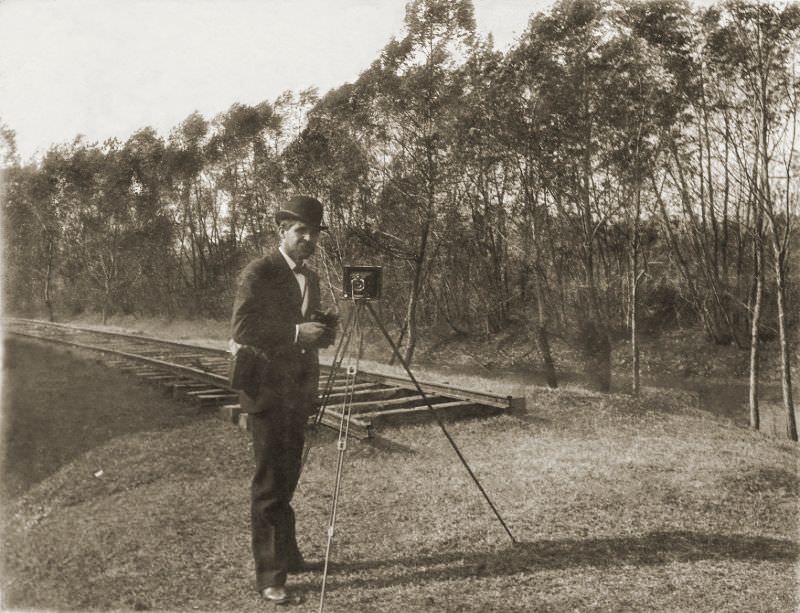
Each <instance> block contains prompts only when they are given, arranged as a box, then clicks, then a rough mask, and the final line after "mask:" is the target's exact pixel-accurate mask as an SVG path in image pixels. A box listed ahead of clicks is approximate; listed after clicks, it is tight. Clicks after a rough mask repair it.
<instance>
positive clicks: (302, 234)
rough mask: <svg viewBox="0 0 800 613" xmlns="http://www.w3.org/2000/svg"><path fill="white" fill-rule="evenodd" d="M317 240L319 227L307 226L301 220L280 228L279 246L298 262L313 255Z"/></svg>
mask: <svg viewBox="0 0 800 613" xmlns="http://www.w3.org/2000/svg"><path fill="white" fill-rule="evenodd" d="M318 240H319V229H317V228H314V227H311V226H307V225H306V224H304V223H303V222H302V221H297V222H294V223H293V224H292V225H291V226H289V227H288V228H284V229H282V230H281V246H282V247H283V250H284V251H285V252H286V255H288V256H289V257H290V258H292V259H293V260H294V261H295V262H297V263H298V264H299V263H300V262H302V261H303V260H305V259H306V258H308V257H311V255H313V253H314V250H315V249H316V247H317V241H318Z"/></svg>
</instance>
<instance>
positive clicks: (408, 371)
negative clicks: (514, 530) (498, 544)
mask: <svg viewBox="0 0 800 613" xmlns="http://www.w3.org/2000/svg"><path fill="white" fill-rule="evenodd" d="M366 304H367V308H368V309H369V312H370V314H371V315H372V319H374V320H375V323H377V324H378V327H379V328H380V330H381V333H382V334H383V336H384V338H385V339H386V340H387V341H388V342H389V345H390V346H391V348H392V352H393V353H394V356H395V358H397V360H398V361H399V362H400V363H401V364H402V365H403V368H404V369H405V371H406V374H408V377H409V378H410V379H411V381H412V382H413V383H414V386H415V387H416V388H417V391H418V392H419V394H420V396H422V399H423V400H424V401H425V403H426V404H427V405H428V409H429V410H430V412H431V413H432V414H433V416H434V418H435V419H436V423H437V424H439V428H441V430H442V432H443V433H444V435H445V437H446V438H447V441H448V442H449V443H450V446H451V447H452V448H453V451H455V452H456V455H457V456H458V459H459V460H461V463H462V464H463V465H464V468H466V469H467V472H468V473H469V476H470V477H472V480H473V481H474V482H475V485H477V486H478V489H479V490H480V492H481V494H483V497H484V498H485V499H486V502H487V503H489V507H490V508H491V509H492V511H493V512H494V514H495V516H496V517H497V519H498V521H499V522H500V525H502V526H503V529H504V530H505V531H506V534H508V538H510V539H511V542H512V543H514V544H516V542H517V540H516V539H515V538H514V535H513V534H511V530H509V529H508V526H507V525H506V522H505V521H503V518H502V517H501V516H500V513H499V512H498V510H497V507H495V506H494V503H493V502H492V500H491V498H489V495H488V494H487V493H486V490H484V489H483V486H482V485H481V482H480V481H478V477H476V476H475V473H474V472H472V469H471V468H470V467H469V464H467V460H466V459H465V458H464V456H463V455H462V454H461V450H460V449H459V448H458V446H457V445H456V442H455V441H454V440H453V437H451V436H450V433H449V432H448V431H447V428H445V427H444V422H443V421H442V418H441V417H439V414H438V413H437V412H436V411H435V409H434V408H433V406H431V403H430V401H429V400H428V396H427V395H426V394H425V392H424V391H423V389H422V387H420V384H419V383H418V382H417V380H416V378H415V377H414V375H413V373H412V372H411V369H410V368H409V367H408V364H406V361H405V360H404V359H403V356H401V355H400V351H399V350H398V349H397V345H395V344H394V342H393V341H392V338H391V337H390V336H389V333H388V332H387V331H386V328H385V327H384V325H383V323H382V322H381V320H380V318H379V317H378V314H377V313H376V312H375V309H373V308H372V305H371V304H370V303H369V302H367V303H366Z"/></svg>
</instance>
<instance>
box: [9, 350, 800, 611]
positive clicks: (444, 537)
mask: <svg viewBox="0 0 800 613" xmlns="http://www.w3.org/2000/svg"><path fill="white" fill-rule="evenodd" d="M8 355H9V356H10V358H11V360H10V361H9V363H8V365H7V366H8V367H7V369H6V372H5V375H6V380H7V381H9V382H10V385H8V386H7V387H6V388H5V389H6V395H5V398H4V402H5V404H4V414H5V416H6V420H5V421H6V424H7V428H6V437H7V438H6V442H8V441H9V439H8V436H11V439H13V444H10V445H9V446H8V447H7V449H8V452H7V453H8V454H9V455H7V456H6V457H7V461H6V462H5V465H4V469H3V470H4V473H3V480H4V482H5V481H6V480H7V479H8V481H9V484H10V483H11V482H15V483H16V486H15V487H16V488H17V489H16V491H17V492H19V491H24V493H23V494H22V495H21V496H17V497H15V498H13V499H8V498H6V499H4V500H5V504H4V511H5V513H4V522H3V532H2V552H3V553H2V556H3V577H2V593H3V603H2V604H3V605H4V606H6V607H15V608H33V609H48V610H90V609H91V610H170V611H186V612H194V611H237V612H238V611H245V612H248V611H253V612H255V611H261V610H263V604H262V603H260V602H259V601H258V599H257V598H256V597H255V594H254V592H253V591H252V562H251V560H250V552H249V530H248V504H247V499H248V484H249V480H250V471H251V470H252V458H251V452H250V449H249V447H248V436H247V434H245V433H243V432H242V431H240V430H239V429H237V428H235V427H233V426H232V425H229V424H224V423H222V422H220V421H218V420H215V419H209V418H206V417H203V416H198V415H191V414H186V407H183V406H182V405H180V404H175V403H173V402H171V401H168V400H166V399H164V398H163V397H161V396H160V394H159V392H158V391H157V390H155V389H153V388H150V387H147V386H144V385H142V384H139V383H137V382H136V381H135V380H134V379H132V378H129V377H127V376H124V375H121V374H119V373H116V372H114V371H112V370H109V369H107V368H105V367H103V366H100V365H98V364H96V363H93V362H92V361H86V360H84V359H77V358H74V357H71V356H69V355H68V354H65V353H63V352H61V351H56V350H53V349H50V348H42V347H39V346H32V345H30V344H29V343H24V344H23V343H21V344H19V346H18V347H17V348H16V349H12V351H11V353H9V354H8ZM690 404H691V403H690V402H688V401H687V397H686V396H685V395H681V394H675V395H665V394H663V393H659V394H652V393H649V392H646V393H645V395H644V397H643V398H642V399H641V400H634V399H632V398H630V397H627V396H624V395H615V394H611V395H600V394H594V393H591V392H587V391H583V390H576V389H572V390H558V391H549V390H546V389H545V390H536V393H535V394H531V395H530V396H529V397H528V406H527V408H526V410H524V411H518V412H516V413H514V414H511V415H504V416H500V417H494V418H490V419H474V420H467V421H459V422H455V423H453V424H451V425H450V426H449V427H450V432H451V434H452V435H453V437H454V439H455V440H456V441H457V442H458V444H459V446H460V448H461V450H462V451H463V453H464V455H465V456H466V458H467V459H468V461H469V462H470V463H471V465H472V467H473V468H474V469H475V471H476V474H477V475H478V477H479V478H480V479H481V481H482V483H483V484H484V486H485V487H486V488H487V491H488V492H489V494H490V495H491V496H492V498H493V500H494V502H495V504H496V505H497V507H498V509H499V510H500V512H501V513H502V514H503V516H504V518H505V520H506V521H507V523H508V525H509V526H510V528H511V530H512V531H513V532H514V534H515V536H516V538H517V540H518V541H519V544H518V545H516V546H513V545H511V544H510V543H509V542H508V539H507V537H506V535H505V534H504V532H503V531H502V529H501V528H500V527H499V525H498V524H497V522H496V519H495V518H494V517H493V516H492V514H491V512H490V511H489V510H488V508H487V506H486V504H485V502H484V501H483V500H482V498H481V497H480V495H479V494H478V493H477V491H476V490H475V488H474V487H473V484H472V483H471V482H470V480H469V479H468V477H467V476H466V474H465V471H464V470H463V467H462V466H461V465H460V464H459V463H458V461H457V460H456V458H455V457H454V454H453V453H452V450H451V449H450V447H449V446H448V445H447V443H446V442H445V440H444V438H443V436H442V434H441V432H440V431H439V430H438V429H437V428H436V427H435V426H433V425H424V424H423V425H416V426H406V427H393V428H386V429H384V430H382V431H380V432H379V436H378V438H377V439H376V440H373V441H370V442H364V443H356V442H353V443H352V444H351V445H350V446H349V447H348V452H347V461H346V465H345V475H344V482H343V486H344V489H343V497H342V499H341V502H340V507H339V521H338V523H337V535H336V540H335V543H336V546H335V548H334V553H333V560H334V566H333V570H332V575H331V579H330V582H329V584H328V589H329V591H328V598H327V601H326V604H327V608H328V609H329V610H331V611H334V610H336V611H345V610H352V611H362V612H373V611H374V612H378V611H381V612H385V611H408V612H417V611H420V612H421V611H431V610H435V611H445V612H447V611H459V612H461V611H474V612H476V613H477V612H479V611H480V612H481V613H483V612H485V611H535V610H542V611H544V610H546V611H554V612H561V611H564V612H566V611H575V610H581V611H621V610H628V611H681V610H693V611H722V612H726V611H729V612H731V613H733V612H737V613H738V612H739V611H743V610H747V611H756V610H757V611H765V612H770V611H774V612H776V613H777V612H783V611H790V610H795V609H796V607H797V605H798V602H797V599H796V580H795V570H794V569H795V565H796V563H797V559H798V540H797V525H798V517H797V508H798V507H797V505H798V497H799V492H798V489H799V488H798V469H797V466H798V459H800V456H799V455H798V448H797V446H796V445H795V444H790V443H787V442H784V441H776V440H773V439H768V438H766V437H764V436H761V435H759V434H757V433H753V432H750V431H748V430H747V429H744V428H738V427H734V426H731V425H730V424H727V423H721V422H720V421H718V420H716V419H714V418H713V417H711V416H710V415H709V414H708V413H704V412H698V411H697V410H696V409H695V408H693V407H692V406H690ZM335 462H336V445H335V441H334V440H333V439H332V438H331V437H330V436H325V437H323V438H322V439H321V440H319V441H318V445H317V446H315V447H314V449H313V450H312V452H311V456H310V458H309V462H308V464H307V465H306V467H305V470H304V474H303V477H302V479H301V483H300V488H299V490H298V493H297V495H296V497H295V501H294V504H295V508H296V509H297V512H298V534H299V539H300V546H301V548H302V549H303V551H304V553H305V554H306V557H307V558H308V559H310V560H315V559H320V558H321V556H322V553H323V551H324V544H325V528H326V525H327V516H328V503H329V501H330V495H331V491H332V486H333V476H334V466H335ZM28 465H30V466H28ZM12 475H15V476H12ZM31 483H33V485H30V484H31ZM29 485H30V487H29ZM319 579H320V578H319V576H318V575H316V574H306V575H298V576H293V577H291V579H290V586H291V587H292V588H294V589H296V590H297V591H298V592H299V593H300V594H301V595H303V596H305V598H306V602H305V603H304V604H303V605H301V606H299V607H297V608H296V609H295V610H297V611H315V610H317V597H318V590H319Z"/></svg>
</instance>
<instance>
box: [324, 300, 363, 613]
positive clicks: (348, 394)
mask: <svg viewBox="0 0 800 613" xmlns="http://www.w3.org/2000/svg"><path fill="white" fill-rule="evenodd" d="M361 305H362V303H361V302H357V303H356V304H355V309H354V314H353V327H352V329H351V333H352V331H353V330H354V331H355V332H356V336H357V337H358V340H357V344H358V353H357V355H356V360H355V364H348V367H347V379H346V383H345V390H346V391H345V400H344V405H343V407H342V414H341V417H340V419H339V438H338V440H337V442H336V449H337V451H338V456H337V459H336V478H335V480H334V487H333V496H332V497H331V508H330V515H329V519H328V541H327V544H326V545H325V566H324V568H323V571H322V588H321V590H320V595H319V611H320V613H322V611H323V610H324V609H325V586H326V585H327V580H328V566H329V562H330V555H331V546H332V545H333V535H334V531H335V528H336V513H337V509H338V505H339V494H340V492H341V485H342V472H343V468H344V453H345V451H346V450H347V436H348V433H349V430H350V415H351V413H352V405H353V392H354V391H355V384H356V377H357V376H358V366H359V362H360V361H361V353H362V351H363V346H364V335H363V332H362V330H361V326H360V321H359V318H360V314H361ZM351 335H352V334H351Z"/></svg>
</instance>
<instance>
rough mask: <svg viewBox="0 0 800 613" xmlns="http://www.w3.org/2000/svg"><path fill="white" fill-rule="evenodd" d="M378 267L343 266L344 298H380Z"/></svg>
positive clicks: (379, 270)
mask: <svg viewBox="0 0 800 613" xmlns="http://www.w3.org/2000/svg"><path fill="white" fill-rule="evenodd" d="M381 271H382V269H381V267H380V266H345V267H344V268H343V269H342V273H343V274H342V279H343V282H342V285H343V288H342V289H344V297H345V298H352V299H353V300H377V299H378V298H380V297H381Z"/></svg>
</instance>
